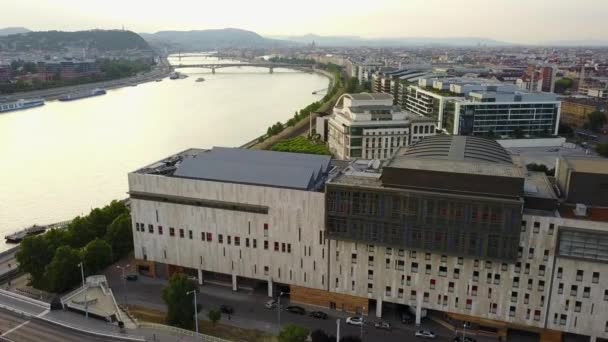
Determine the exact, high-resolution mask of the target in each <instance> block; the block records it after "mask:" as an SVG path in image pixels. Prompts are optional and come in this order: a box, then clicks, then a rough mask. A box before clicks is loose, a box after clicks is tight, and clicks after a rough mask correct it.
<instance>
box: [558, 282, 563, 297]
mask: <svg viewBox="0 0 608 342" xmlns="http://www.w3.org/2000/svg"><path fill="white" fill-rule="evenodd" d="M557 293H558V294H563V293H564V284H563V283H559V286H558V288H557Z"/></svg>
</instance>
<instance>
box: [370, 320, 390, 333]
mask: <svg viewBox="0 0 608 342" xmlns="http://www.w3.org/2000/svg"><path fill="white" fill-rule="evenodd" d="M374 328H376V329H382V330H388V331H390V330H391V324H390V323H389V322H386V321H380V322H376V324H374Z"/></svg>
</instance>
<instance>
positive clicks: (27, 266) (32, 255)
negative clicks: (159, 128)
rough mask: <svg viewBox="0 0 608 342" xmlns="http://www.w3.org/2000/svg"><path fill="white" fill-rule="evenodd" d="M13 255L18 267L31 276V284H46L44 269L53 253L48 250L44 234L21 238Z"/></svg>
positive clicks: (42, 285)
mask: <svg viewBox="0 0 608 342" xmlns="http://www.w3.org/2000/svg"><path fill="white" fill-rule="evenodd" d="M15 257H16V259H17V262H18V263H19V268H20V269H21V270H22V271H23V272H26V273H29V274H30V276H31V277H32V286H34V287H36V288H43V287H45V286H46V282H45V278H44V270H45V268H46V266H47V265H48V263H49V262H50V260H51V259H52V258H53V253H51V251H50V250H49V243H48V241H47V240H46V239H45V238H44V236H42V235H38V236H28V237H26V238H25V239H23V241H21V245H20V247H19V250H18V251H17V253H16V255H15Z"/></svg>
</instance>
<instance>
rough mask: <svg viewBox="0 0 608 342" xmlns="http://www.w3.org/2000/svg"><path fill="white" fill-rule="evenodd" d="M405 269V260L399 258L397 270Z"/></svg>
mask: <svg viewBox="0 0 608 342" xmlns="http://www.w3.org/2000/svg"><path fill="white" fill-rule="evenodd" d="M404 269H405V261H403V260H397V270H398V271H403V270H404Z"/></svg>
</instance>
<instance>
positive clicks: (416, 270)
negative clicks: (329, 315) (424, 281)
mask: <svg viewBox="0 0 608 342" xmlns="http://www.w3.org/2000/svg"><path fill="white" fill-rule="evenodd" d="M412 273H418V263H417V262H413V263H412Z"/></svg>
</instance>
